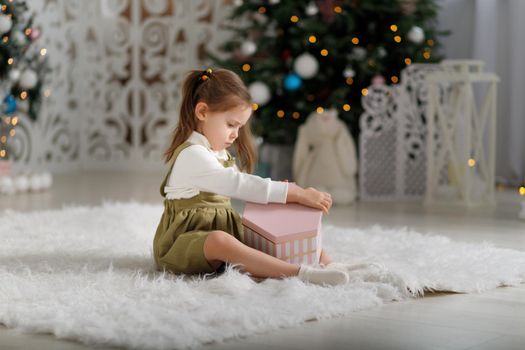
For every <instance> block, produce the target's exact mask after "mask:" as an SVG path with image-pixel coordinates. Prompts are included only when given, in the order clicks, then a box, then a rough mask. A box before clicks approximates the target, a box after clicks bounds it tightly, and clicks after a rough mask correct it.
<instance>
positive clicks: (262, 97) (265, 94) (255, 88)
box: [248, 81, 271, 106]
mask: <svg viewBox="0 0 525 350" xmlns="http://www.w3.org/2000/svg"><path fill="white" fill-rule="evenodd" d="M248 91H250V95H251V96H252V100H253V102H255V103H257V104H258V105H261V106H263V105H265V104H266V103H268V101H270V97H271V94H270V88H269V87H268V85H266V84H265V83H263V82H261V81H256V82H253V83H251V84H250V85H249V86H248Z"/></svg>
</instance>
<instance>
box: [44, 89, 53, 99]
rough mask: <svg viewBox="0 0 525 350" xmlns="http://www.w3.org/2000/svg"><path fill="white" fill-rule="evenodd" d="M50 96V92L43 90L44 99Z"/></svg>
mask: <svg viewBox="0 0 525 350" xmlns="http://www.w3.org/2000/svg"><path fill="white" fill-rule="evenodd" d="M50 95H51V90H50V89H45V90H44V96H45V97H49V96H50Z"/></svg>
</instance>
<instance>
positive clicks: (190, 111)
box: [164, 69, 256, 173]
mask: <svg viewBox="0 0 525 350" xmlns="http://www.w3.org/2000/svg"><path fill="white" fill-rule="evenodd" d="M198 102H205V103H206V104H207V105H208V108H209V109H210V111H213V112H224V111H228V110H230V109H233V108H235V107H238V106H239V105H243V104H244V105H246V106H247V107H250V108H251V104H252V102H251V96H250V93H249V92H248V89H247V88H246V85H244V83H243V81H242V80H241V78H239V76H238V75H237V74H235V73H234V72H232V71H230V70H227V69H213V70H207V71H200V70H192V71H190V72H189V73H188V75H187V76H186V78H185V79H184V82H183V83H182V103H181V106H180V113H179V123H178V124H177V127H176V128H175V132H174V133H173V139H172V141H171V145H170V146H169V147H168V149H167V150H166V151H165V152H164V159H165V161H166V163H167V162H169V161H170V159H171V157H172V156H173V153H174V152H175V149H176V148H177V147H179V146H180V145H181V144H183V143H184V142H185V141H186V140H187V139H188V137H190V135H191V133H192V132H193V131H194V130H197V125H198V121H197V117H196V116H195V106H196V105H197V103H198ZM234 145H235V148H236V150H237V157H238V158H240V168H241V170H242V171H247V172H250V173H251V172H253V168H254V165H255V159H256V155H255V150H254V147H253V143H252V133H251V129H250V122H249V121H248V122H247V123H246V125H244V126H243V127H241V128H240V130H239V135H238V137H237V139H236V140H235V142H234Z"/></svg>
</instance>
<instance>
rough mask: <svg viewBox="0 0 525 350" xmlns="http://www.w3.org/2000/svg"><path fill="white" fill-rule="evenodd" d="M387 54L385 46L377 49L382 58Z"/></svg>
mask: <svg viewBox="0 0 525 350" xmlns="http://www.w3.org/2000/svg"><path fill="white" fill-rule="evenodd" d="M386 54H387V52H386V49H385V48H384V47H383V46H381V47H379V48H378V49H377V56H379V57H380V58H384V57H386Z"/></svg>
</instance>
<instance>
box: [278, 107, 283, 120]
mask: <svg viewBox="0 0 525 350" xmlns="http://www.w3.org/2000/svg"><path fill="white" fill-rule="evenodd" d="M277 116H278V117H279V118H284V111H283V110H282V109H280V110H278V111H277Z"/></svg>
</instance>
